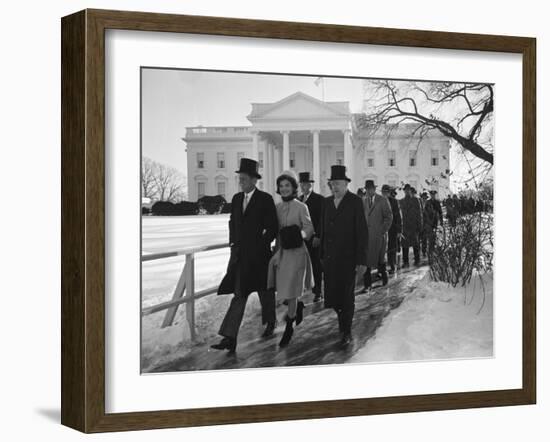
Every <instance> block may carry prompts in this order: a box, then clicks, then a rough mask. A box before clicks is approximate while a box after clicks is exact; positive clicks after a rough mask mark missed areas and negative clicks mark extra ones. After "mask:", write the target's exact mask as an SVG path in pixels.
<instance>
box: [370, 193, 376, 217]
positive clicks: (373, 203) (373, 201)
mask: <svg viewBox="0 0 550 442" xmlns="http://www.w3.org/2000/svg"><path fill="white" fill-rule="evenodd" d="M377 202H378V195H374V197H373V198H372V205H371V206H370V208H369V215H370V214H371V213H372V211H373V209H374V206H376V203H377Z"/></svg>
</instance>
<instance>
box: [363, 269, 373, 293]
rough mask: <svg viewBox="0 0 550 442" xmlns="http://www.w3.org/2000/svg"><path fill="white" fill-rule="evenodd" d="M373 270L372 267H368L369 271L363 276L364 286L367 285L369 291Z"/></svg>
mask: <svg viewBox="0 0 550 442" xmlns="http://www.w3.org/2000/svg"><path fill="white" fill-rule="evenodd" d="M371 273H372V269H371V268H370V267H367V270H365V273H364V274H363V284H364V285H365V288H366V289H368V288H369V287H370V286H371V284H372V274H371Z"/></svg>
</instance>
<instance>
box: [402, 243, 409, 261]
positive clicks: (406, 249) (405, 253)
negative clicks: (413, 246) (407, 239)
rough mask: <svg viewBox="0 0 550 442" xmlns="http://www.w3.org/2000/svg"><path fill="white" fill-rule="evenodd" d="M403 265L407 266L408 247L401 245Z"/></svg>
mask: <svg viewBox="0 0 550 442" xmlns="http://www.w3.org/2000/svg"><path fill="white" fill-rule="evenodd" d="M402 250H403V264H407V265H408V264H409V245H408V244H407V245H403V249H402Z"/></svg>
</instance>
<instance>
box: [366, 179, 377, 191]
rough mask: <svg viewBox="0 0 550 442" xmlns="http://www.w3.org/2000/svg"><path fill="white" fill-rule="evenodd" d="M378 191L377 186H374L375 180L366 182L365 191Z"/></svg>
mask: <svg viewBox="0 0 550 442" xmlns="http://www.w3.org/2000/svg"><path fill="white" fill-rule="evenodd" d="M369 188H370V189H376V184H374V181H373V180H366V181H365V189H369Z"/></svg>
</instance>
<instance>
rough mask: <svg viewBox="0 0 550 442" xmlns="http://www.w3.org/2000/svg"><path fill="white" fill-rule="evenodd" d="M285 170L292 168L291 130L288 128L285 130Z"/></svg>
mask: <svg viewBox="0 0 550 442" xmlns="http://www.w3.org/2000/svg"><path fill="white" fill-rule="evenodd" d="M283 170H290V132H289V131H288V130H285V131H283ZM281 172H282V171H281Z"/></svg>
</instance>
